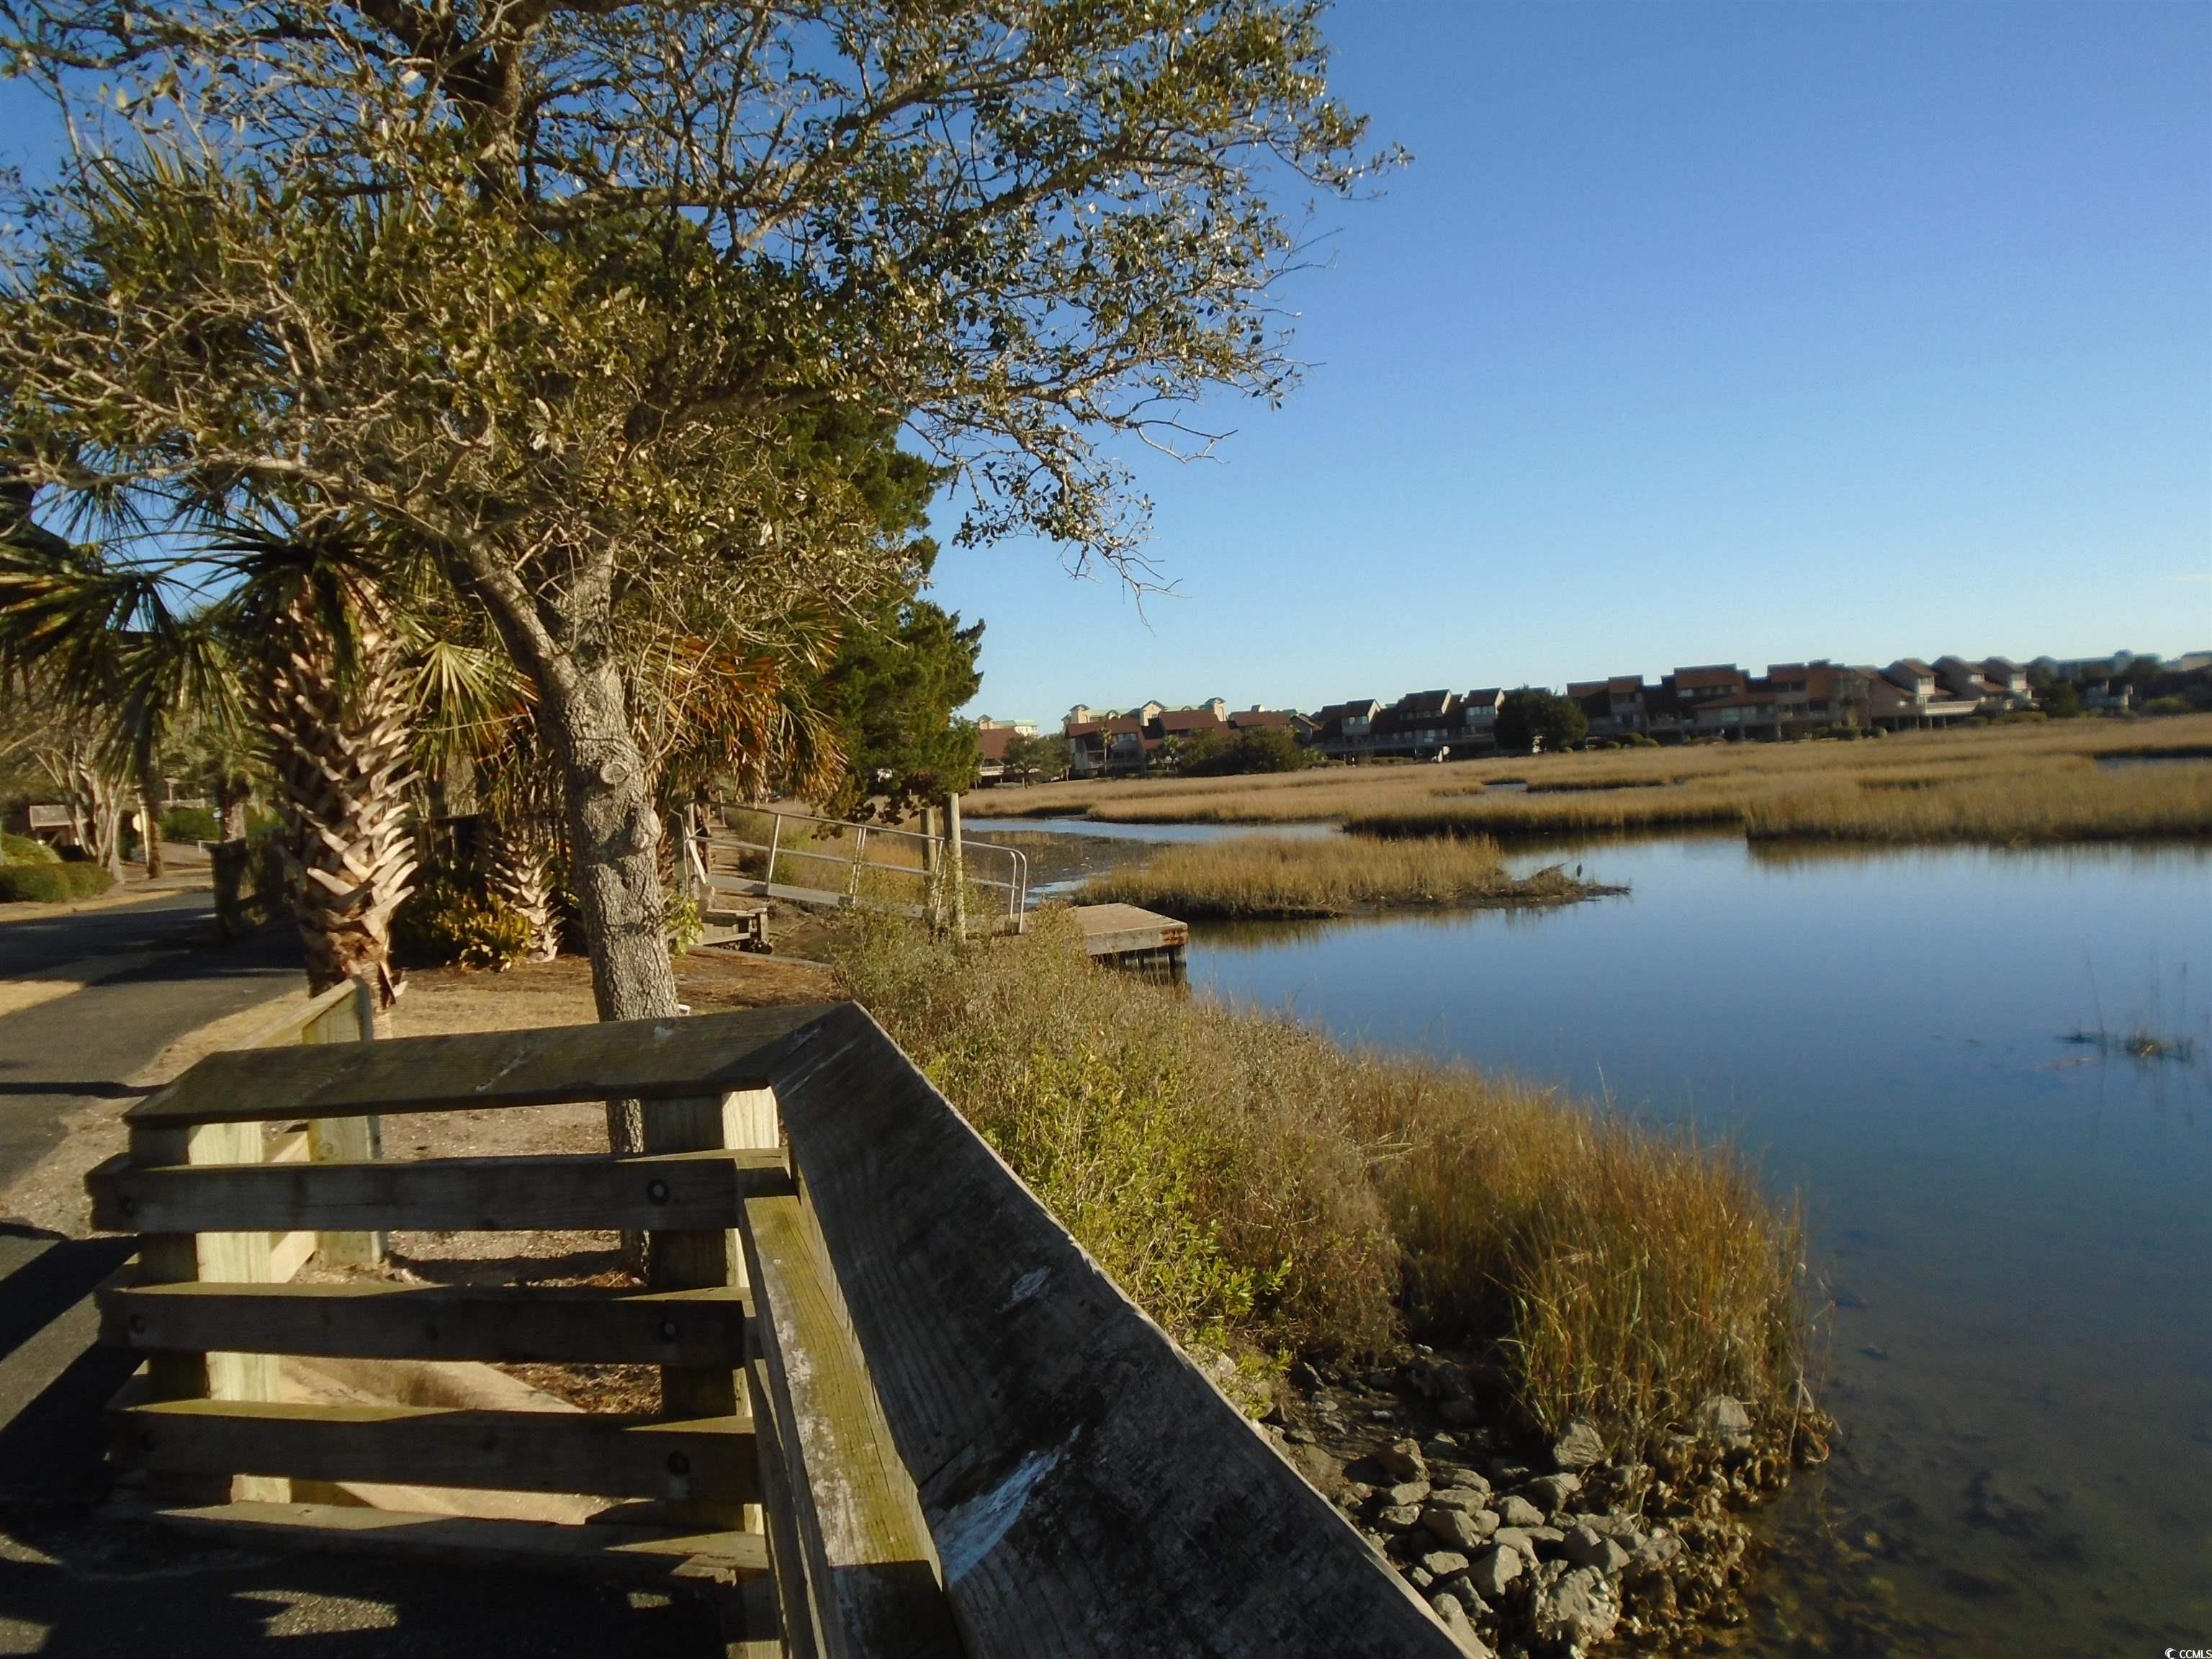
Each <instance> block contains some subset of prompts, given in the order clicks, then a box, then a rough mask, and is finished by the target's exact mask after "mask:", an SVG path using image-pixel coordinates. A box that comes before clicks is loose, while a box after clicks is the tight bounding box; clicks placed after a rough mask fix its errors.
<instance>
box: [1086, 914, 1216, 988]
mask: <svg viewBox="0 0 2212 1659" xmlns="http://www.w3.org/2000/svg"><path fill="white" fill-rule="evenodd" d="M1068 914H1069V915H1073V917H1074V918H1075V925H1076V927H1078V928H1079V929H1080V930H1081V932H1082V934H1083V948H1084V951H1085V952H1086V953H1087V954H1088V955H1089V956H1090V957H1091V960H1092V961H1094V962H1103V963H1106V964H1108V965H1109V967H1115V968H1145V969H1166V970H1167V971H1169V972H1171V973H1180V972H1181V971H1182V965H1183V952H1184V951H1185V949H1186V948H1187V947H1188V945H1189V944H1190V924H1189V923H1188V922H1186V921H1176V919H1175V918H1174V917H1173V916H1164V915H1160V914H1159V913H1158V911H1154V910H1139V908H1137V907H1136V906H1135V905H1133V904H1079V905H1077V906H1075V907H1074V908H1073V909H1072V910H1070V911H1069V913H1068Z"/></svg>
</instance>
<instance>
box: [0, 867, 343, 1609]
mask: <svg viewBox="0 0 2212 1659" xmlns="http://www.w3.org/2000/svg"><path fill="white" fill-rule="evenodd" d="M215 941H216V932H215V913H214V908H213V902H212V900H211V899H210V896H209V895H208V894H206V893H204V892H181V893H168V894H164V895H162V896H159V897H156V898H153V899H149V900H148V901H146V902H143V903H140V904H131V905H124V906H118V907H117V908H112V909H105V910H91V911H83V912H80V913H78V914H77V915H61V916H48V917H42V918H40V919H38V920H35V921H4V920H0V981H8V980H14V979H19V978H21V977H22V976H23V975H27V974H31V973H35V972H37V971H39V970H40V969H46V968H52V967H56V966H58V965H59V964H61V963H70V962H79V961H85V960H89V961H90V962H91V963H94V964H97V963H99V961H100V959H101V958H105V957H130V958H133V959H137V960H138V961H139V965H137V966H136V967H134V968H132V969H131V970H130V971H128V972H125V973H123V974H121V975H118V976H117V977H116V978H114V979H112V980H107V981H102V982H100V983H98V984H90V985H87V986H85V987H83V988H82V989H80V990H76V991H71V992H70V993H69V994H67V995H65V996H61V997H58V998H56V999H55V1000H52V1001H50V1002H43V1003H40V1004H39V1005H37V1006H34V1007H30V1008H23V1009H20V1010H18V1011H16V1012H13V1013H8V1014H0V1189H4V1188H7V1187H8V1186H9V1184H10V1183H12V1182H14V1181H15V1180H16V1179H17V1178H18V1177H19V1176H22V1175H23V1174H24V1173H25V1172H27V1170H30V1168H31V1167H32V1166H33V1164H36V1163H37V1162H38V1161H39V1160H40V1158H43V1157H45V1156H46V1153H47V1152H51V1151H52V1149H53V1148H54V1147H55V1146H58V1145H59V1144H60V1143H61V1140H62V1137H63V1133H64V1126H65V1124H66V1122H67V1121H68V1118H69V1116H70V1114H71V1113H72V1112H74V1111H76V1109H78V1108H79V1107H81V1106H85V1105H89V1104H93V1103H99V1102H107V1103H112V1105H114V1106H115V1107H117V1108H118V1109H119V1108H120V1107H121V1106H123V1105H124V1104H125V1103H128V1102H131V1101H133V1100H136V1099H137V1098H138V1096H139V1093H140V1091H138V1090H136V1089H133V1088H132V1087H131V1085H130V1083H129V1079H131V1077H132V1076H133V1075H135V1074H136V1073H138V1072H140V1071H141V1070H143V1068H144V1067H146V1066H149V1065H150V1064H151V1063H152V1062H153V1061H154V1060H155V1059H156V1058H158V1057H159V1055H160V1054H161V1051H162V1050H163V1049H164V1048H167V1047H168V1046H169V1044H170V1043H172V1042H175V1041H176V1040H177V1039H178V1038H179V1037H180V1036H184V1035H185V1034H186V1033H187V1032H189V1031H191V1030H194V1029H195V1028H197V1027H198V1026H200V1025H202V1024H205V1023H206V1022H208V1021H209V1020H212V1019H218V1018H222V1016H224V1015H226V1014H229V1013H234V1012H237V1011H238V1010H239V1009H241V1008H246V1007H249V1006H252V1005H253V1004H254V1003H255V1002H258V1001H260V1000H263V999H264V998H267V997H269V996H270V995H271V994H273V993H276V992H279V991H281V990H283V989H284V988H285V987H287V986H289V985H298V986H301V987H302V988H304V986H305V981H303V980H302V979H301V976H300V968H299V944H298V941H297V939H296V938H295V937H293V936H291V935H289V933H286V932H285V931H284V930H283V929H281V928H272V929H269V930H267V931H265V932H264V933H260V934H258V935H257V936H256V937H254V938H252V939H246V940H243V941H241V942H240V943H239V944H236V945H228V946H222V945H216V942H215ZM149 951H150V952H155V953H157V954H155V956H154V957H153V959H152V960H151V961H144V960H143V957H145V955H146V953H148V952H149ZM130 1252H131V1241H129V1240H128V1239H112V1238H111V1239H70V1238H62V1237H57V1236H55V1235H54V1234H52V1233H49V1232H45V1231H40V1230H38V1229H35V1228H31V1227H26V1226H22V1225H15V1224H12V1223H9V1222H8V1221H7V1220H5V1219H4V1218H0V1501H8V1500H11V1499H12V1500H16V1501H21V1500H25V1499H33V1498H35V1499H40V1500H53V1499H62V1498H76V1499H83V1498H91V1497H96V1496H97V1495H98V1493H99V1492H100V1488H101V1486H103V1484H104V1481H105V1474H104V1471H103V1469H102V1468H101V1465H100V1423H99V1403H100V1401H105V1400H106V1398H107V1396H108V1395H111V1394H112V1393H113V1392H114V1391H115V1389H117V1388H118V1387H120V1386H121V1384H122V1381H123V1377H124V1376H125V1375H127V1374H128V1368H127V1367H125V1366H123V1365H121V1364H120V1362H119V1361H118V1358H116V1357H114V1356H111V1355H106V1354H101V1353H99V1352H94V1350H93V1347H92V1344H93V1340H94V1334H95V1322H94V1314H93V1309H92V1305H91V1304H90V1302H89V1301H88V1300H87V1297H89V1295H90V1294H91V1291H92V1288H93V1286H94V1285H97V1284H98V1283H99V1282H100V1280H101V1279H104V1278H106V1276H107V1274H108V1273H112V1271H114V1269H115V1268H116V1267H118V1266H120V1265H121V1263H122V1262H123V1261H124V1259H125V1257H126V1256H127V1255H129V1254H130ZM0 1651H5V1646H4V1644H0Z"/></svg>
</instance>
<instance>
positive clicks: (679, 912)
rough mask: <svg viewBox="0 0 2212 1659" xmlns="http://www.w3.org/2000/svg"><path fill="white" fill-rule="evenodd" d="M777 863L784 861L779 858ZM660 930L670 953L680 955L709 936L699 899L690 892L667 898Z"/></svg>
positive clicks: (662, 908) (661, 909) (663, 904)
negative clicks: (666, 941) (701, 915)
mask: <svg viewBox="0 0 2212 1659" xmlns="http://www.w3.org/2000/svg"><path fill="white" fill-rule="evenodd" d="M776 862H777V863H779V864H781V863H782V862H783V860H781V859H778V860H776ZM660 931H661V933H663V934H665V936H666V938H667V939H668V954H669V955H670V956H671V957H680V956H682V955H684V952H686V951H689V950H690V948H691V947H692V946H693V945H696V944H697V943H698V942H699V941H700V940H701V939H704V938H706V937H707V924H706V923H705V922H704V921H702V920H701V919H700V915H699V901H698V900H696V899H695V898H693V897H692V896H690V894H688V893H682V894H678V895H676V896H673V897H671V898H669V899H667V900H665V902H663V903H662V905H661V908H660Z"/></svg>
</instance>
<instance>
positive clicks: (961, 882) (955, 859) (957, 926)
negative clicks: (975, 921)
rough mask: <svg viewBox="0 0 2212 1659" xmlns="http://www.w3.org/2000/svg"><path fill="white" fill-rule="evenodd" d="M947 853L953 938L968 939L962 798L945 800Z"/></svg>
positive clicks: (955, 797) (950, 796)
mask: <svg viewBox="0 0 2212 1659" xmlns="http://www.w3.org/2000/svg"><path fill="white" fill-rule="evenodd" d="M945 843H946V844H945V851H946V852H947V854H950V859H951V871H950V879H951V884H952V936H953V937H954V938H955V939H966V938H967V937H968V866H967V860H965V859H963V857H962V856H961V853H960V797H959V795H958V794H957V793H954V794H950V795H947V796H946V797H945Z"/></svg>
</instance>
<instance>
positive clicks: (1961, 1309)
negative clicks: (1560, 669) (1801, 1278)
mask: <svg viewBox="0 0 2212 1659" xmlns="http://www.w3.org/2000/svg"><path fill="white" fill-rule="evenodd" d="M1561 856H1562V854H1560V853H1559V851H1558V850H1556V849H1554V850H1552V851H1549V852H1547V853H1546V854H1542V855H1541V859H1539V860H1531V861H1532V862H1550V861H1553V860H1557V859H1559V858H1560V857H1561ZM1565 858H1566V860H1567V861H1568V862H1569V864H1570V865H1573V864H1575V863H1581V864H1582V865H1583V866H1584V867H1585V873H1586V874H1587V875H1589V876H1590V877H1593V878H1597V879H1601V880H1604V881H1607V882H1617V883H1622V884H1626V885H1627V886H1628V887H1629V888H1630V889H1631V891H1630V894H1629V896H1626V897H1625V898H1616V899H1608V900H1603V901H1600V902H1594V903H1590V904H1585V905H1580V906H1576V907H1573V908H1569V909H1565V910H1560V911H1551V912H1546V913H1542V914H1540V915H1521V916H1516V915H1504V914H1500V913H1497V912H1479V913H1474V914H1469V915H1459V916H1452V917H1444V918H1435V917H1421V918H1397V919H1377V920H1370V921H1346V922H1341V923H1331V924H1327V925H1324V926H1322V927H1297V926H1279V927H1246V928H1241V929H1200V930H1194V931H1195V933H1196V936H1195V937H1194V941H1193V945H1192V951H1191V981H1192V983H1193V985H1194V987H1200V988H1201V989H1211V990H1212V992H1214V993H1215V994H1220V995H1224V996H1228V997H1232V998H1235V999H1237V1000H1240V1001H1244V1002H1249V1003H1254V1004H1258V1005H1261V1006H1267V1007H1270V1008H1285V1007H1287V1008H1290V1009H1292V1010H1294V1011H1295V1012H1297V1015H1298V1016H1299V1017H1300V1018H1304V1019H1305V1020H1307V1021H1309V1022H1311V1023H1314V1024H1318V1025H1321V1026H1323V1027H1325V1028H1327V1029H1328V1030H1331V1031H1333V1032H1335V1033H1337V1034H1339V1035H1340V1036H1344V1037H1346V1038H1356V1039H1361V1040H1365V1041H1370V1042H1378V1043H1386V1044H1389V1045H1393V1046H1398V1047H1405V1048H1418V1049H1422V1050H1425V1051H1428V1052H1431V1053H1434V1054H1448V1055H1456V1056H1463V1057H1465V1058H1467V1059H1468V1060H1474V1061H1475V1062H1477V1063H1479V1064H1480V1065H1483V1066H1487V1067H1491V1068H1495V1069H1510V1070H1514V1071H1517V1072H1519V1073H1522V1074H1524V1075H1527V1076H1530V1077H1534V1078H1540V1079H1549V1080H1554V1081H1556V1082H1557V1083H1559V1085H1562V1086H1563V1087H1565V1088H1568V1089H1571V1090H1574V1091H1579V1092H1583V1093H1587V1094H1591V1095H1599V1094H1603V1095H1606V1096H1608V1097H1610V1098H1611V1099H1613V1102H1614V1103H1615V1105H1616V1109H1620V1110H1623V1111H1632V1112H1637V1113H1644V1114H1650V1115H1656V1116H1659V1117H1662V1118H1664V1119H1667V1120H1668V1121H1695V1122H1696V1124H1697V1125H1698V1126H1699V1129H1700V1132H1701V1133H1729V1134H1733V1135H1734V1136H1735V1137H1736V1139H1738V1140H1739V1142H1740V1143H1741V1144H1742V1145H1744V1146H1747V1147H1748V1148H1750V1149H1751V1150H1753V1152H1757V1153H1758V1154H1759V1156H1760V1158H1761V1160H1762V1163H1763V1166H1764V1168H1765V1170H1766V1171H1767V1174H1768V1177H1769V1180H1770V1182H1771V1186H1772V1187H1773V1188H1775V1189H1776V1190H1777V1191H1778V1192H1780V1193H1785V1194H1786V1193H1789V1192H1791V1191H1800V1192H1802V1193H1803V1194H1804V1195H1805V1197H1806V1199H1807V1201H1808V1217H1809V1220H1810V1223H1811V1225H1812V1230H1813V1239H1814V1257H1813V1260H1814V1267H1815V1270H1816V1272H1817V1273H1819V1275H1820V1280H1821V1282H1822V1285H1823V1286H1824V1288H1825V1290H1826V1292H1827V1294H1828V1295H1829V1296H1830V1297H1832V1299H1833V1301H1834V1303H1835V1304H1836V1305H1835V1308H1834V1310H1833V1311H1832V1314H1830V1315H1829V1316H1828V1319H1827V1329H1828V1340H1827V1354H1826V1362H1825V1363H1826V1382H1825V1383H1824V1384H1823V1385H1822V1387H1821V1388H1820V1394H1821V1396H1822V1399H1823V1402H1824V1403H1825V1404H1826V1405H1827V1406H1828V1407H1829V1408H1830V1409H1831V1410H1832V1411H1833V1412H1834V1413H1836V1415H1837V1416H1838V1419H1840V1420H1841V1423H1842V1425H1843V1428H1844V1445H1843V1448H1842V1449H1841V1450H1840V1451H1839V1453H1838V1456H1837V1458H1836V1460H1835V1461H1834V1462H1833V1463H1832V1464H1831V1465H1830V1467H1829V1468H1828V1469H1827V1470H1826V1471H1825V1472H1824V1473H1823V1474H1821V1475H1820V1476H1819V1477H1817V1478H1814V1479H1808V1480H1800V1482H1799V1483H1798V1485H1797V1486H1796V1487H1795V1488H1793V1490H1792V1492H1791V1493H1790V1496H1789V1497H1788V1498H1785V1499H1784V1503H1783V1504H1781V1505H1780V1506H1778V1510H1776V1512H1775V1514H1774V1515H1773V1516H1772V1517H1771V1526H1772V1529H1773V1532H1774V1534H1775V1543H1776V1546H1777V1548H1778V1558H1777V1565H1776V1567H1775V1569H1774V1570H1773V1571H1771V1572H1769V1573H1768V1574H1767V1576H1766V1587H1765V1598H1766V1599H1765V1606H1764V1607H1763V1608H1762V1610H1761V1613H1760V1617H1759V1628H1758V1629H1757V1630H1756V1632H1753V1633H1752V1635H1751V1637H1750V1638H1749V1643H1748V1646H1749V1648H1750V1650H1753V1651H1760V1652H1769V1653H1789V1652H1798V1651H1803V1652H1812V1651H1845V1652H1857V1651H1863V1652H1881V1651H1917V1652H1930V1653H1942V1654H1971V1655H1984V1654H1988V1655H1996V1654H2012V1655H2019V1654H2075V1653H2078V1654H2096V1655H2107V1654H2129V1653H2136V1654H2144V1655H2153V1654H2159V1653H2162V1652H2163V1651H2164V1650H2165V1649H2166V1647H2167V1646H2169V1645H2174V1646H2196V1647H2212V1068H2209V1067H2208V1066H2207V1062H2206V1060H2205V1058H2204V1055H2205V1051H2206V1049H2207V1048H2212V1018H2208V1014H2207V1006H2208V1000H2212V983H2208V981H2212V854H2207V853H2205V852H2203V851H2202V850H2192V849H2162V850H2146V851H2139V852H2138V851H2129V850H2123V849H2093V850H2082V851H2069V852H2060V853H2032V854H2015V853H1997V852H1987V851H1981V850H1969V849H1948V848H1947V849H1942V850H1931V851H1911V852H1898V853H1880V854H1857V853H1853V854H1844V855H1837V854H1832V853H1822V854H1814V855H1812V856H1802V855H1801V856H1796V857H1788V856H1782V857H1777V856H1768V855H1762V854H1756V853H1754V852H1753V850H1752V849H1750V848H1747V846H1746V845H1745V844H1744V843H1743V842H1741V841H1737V840H1734V839H1724V838H1717V839H1712V840H1694V841H1670V842H1628V843H1613V844H1610V845H1595V846H1587V847H1583V848H1578V849H1575V850H1571V851H1569V852H1567V853H1566V854H1565ZM2100 1020H2101V1022H2102V1023H2103V1024H2106V1025H2107V1026H2109V1027H2112V1028H2114V1029H2122V1028H2127V1027H2132V1026H2133V1025H2135V1024H2136V1023H2138V1022H2142V1023H2143V1024H2147V1025H2148V1026H2150V1027H2152V1028H2153V1029H2154V1030H2157V1031H2159V1032H2160V1033H2162V1034H2164V1035H2168V1036H2185V1037H2189V1038H2192V1039H2194V1040H2195V1041H2196V1042H2197V1045H2198V1048H2197V1060H2195V1061H2194V1062H2193V1063H2192V1064H2188V1065H2182V1064H2173V1063H2166V1064H2151V1065H2146V1064H2143V1063H2141V1062H2137V1061H2134V1060H2128V1059H2124V1058H2115V1059H2104V1058H2100V1057H2098V1056H2096V1055H2095V1054H2093V1051H2090V1050H2087V1049H2084V1048H2079V1047H2075V1046H2071V1045H2069V1044H2067V1043H2066V1042H2063V1040H2062V1039H2063V1037H2064V1036H2065V1035H2066V1034H2068V1033H2069V1032H2071V1031H2074V1030H2077V1029H2079V1028H2084V1027H2087V1028H2094V1027H2096V1026H2097V1025H2098V1024H2100Z"/></svg>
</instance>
